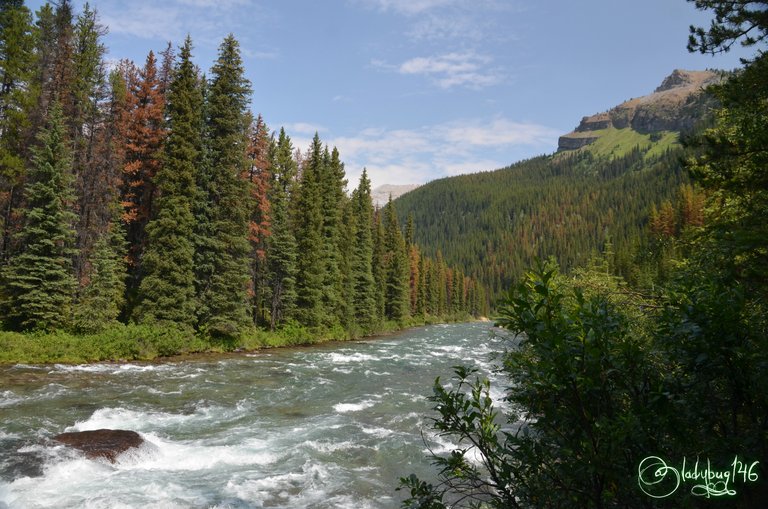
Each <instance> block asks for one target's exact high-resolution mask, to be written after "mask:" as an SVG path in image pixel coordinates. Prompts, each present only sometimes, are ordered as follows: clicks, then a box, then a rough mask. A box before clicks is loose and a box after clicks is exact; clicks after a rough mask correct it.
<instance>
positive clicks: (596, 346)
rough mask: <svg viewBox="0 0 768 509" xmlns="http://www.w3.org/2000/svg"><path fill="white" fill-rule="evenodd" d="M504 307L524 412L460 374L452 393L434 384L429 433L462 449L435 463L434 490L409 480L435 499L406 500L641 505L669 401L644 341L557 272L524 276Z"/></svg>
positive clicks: (547, 269)
mask: <svg viewBox="0 0 768 509" xmlns="http://www.w3.org/2000/svg"><path fill="white" fill-rule="evenodd" d="M499 312H500V318H499V319H498V322H497V323H498V325H500V326H502V327H505V328H507V329H509V330H510V331H511V332H513V333H514V334H516V335H518V338H520V339H519V342H518V344H517V345H516V346H515V347H514V348H512V349H510V350H509V351H508V352H507V353H506V354H505V355H504V357H503V361H504V362H503V365H504V368H503V369H504V372H505V373H506V374H507V375H508V376H509V381H510V389H509V390H508V392H507V395H506V402H507V403H506V405H508V408H510V409H512V410H517V412H514V411H508V412H507V413H506V414H505V417H506V419H505V420H503V419H501V418H500V415H499V414H498V410H497V409H496V406H495V405H494V403H493V401H492V399H491V397H490V390H489V384H488V381H487V380H482V379H479V378H477V377H475V374H474V373H473V372H472V371H469V370H467V369H465V368H457V369H456V375H455V377H454V379H453V380H452V383H451V385H450V386H449V387H443V386H442V385H441V384H440V382H439V380H438V381H437V382H436V384H435V388H434V396H433V397H432V401H433V402H434V403H435V409H436V410H437V412H438V413H439V417H438V418H437V419H436V420H435V424H434V425H433V427H434V429H435V431H436V432H438V433H439V434H441V435H443V436H447V437H449V438H450V439H452V440H453V441H454V443H456V444H457V446H458V448H457V449H455V450H454V451H453V452H452V453H451V454H450V455H449V456H447V457H445V456H444V457H435V458H434V460H435V462H436V464H437V465H438V467H439V468H440V471H439V474H438V475H439V478H440V484H439V485H437V486H434V487H433V489H432V490H431V491H429V490H427V491H425V490H424V485H423V484H420V481H416V480H414V479H404V480H403V482H404V486H408V487H409V488H410V489H415V492H414V493H416V494H417V495H418V498H422V499H423V500H426V501H428V504H427V505H419V503H417V502H416V500H414V499H413V498H412V499H411V500H410V501H408V502H406V504H405V505H406V506H408V504H411V506H412V507H430V505H429V504H435V503H436V502H435V501H438V502H439V503H442V504H447V505H450V506H452V507H481V506H487V507H558V508H560V507H574V508H576V507H578V508H581V507H611V506H616V507H644V506H645V504H643V503H638V502H637V499H638V494H637V488H636V484H635V480H634V478H635V471H636V468H637V464H636V462H637V459H638V457H640V458H641V457H642V454H643V453H644V452H646V451H648V450H649V449H653V448H654V447H656V446H657V445H658V443H659V441H660V440H661V439H662V437H661V436H660V435H661V434H663V431H661V430H659V429H657V426H656V420H657V418H658V415H659V411H660V409H661V408H663V406H664V398H663V397H661V394H660V392H659V378H658V376H659V375H658V371H657V370H656V369H655V366H656V365H657V363H658V361H657V359H655V358H654V356H653V354H652V352H651V351H650V350H649V349H648V348H646V343H645V341H646V339H645V338H644V337H643V336H642V335H638V334H636V333H635V331H633V329H632V328H631V327H630V324H629V320H628V317H627V316H626V314H625V313H624V312H623V310H622V309H621V308H618V307H616V306H614V305H613V304H611V303H610V302H609V301H608V300H607V299H606V298H605V297H604V296H602V295H600V294H595V295H593V296H590V297H585V296H584V294H583V292H582V291H581V290H579V289H578V288H572V287H571V286H570V285H569V284H567V283H566V282H565V281H564V280H562V278H559V277H558V276H557V272H556V269H555V268H554V267H553V266H551V265H545V264H540V265H539V266H538V267H537V268H536V269H535V270H534V271H532V272H531V273H529V274H528V275H527V277H526V279H525V281H524V282H523V283H520V284H519V285H517V286H516V287H515V289H514V291H512V292H510V295H509V297H508V299H507V300H506V301H505V303H504V305H503V306H502V307H501V308H500V310H499ZM472 377H475V378H474V380H472ZM454 498H455V499H456V500H454ZM447 505H446V506H447ZM435 507H443V506H442V505H436V506H435Z"/></svg>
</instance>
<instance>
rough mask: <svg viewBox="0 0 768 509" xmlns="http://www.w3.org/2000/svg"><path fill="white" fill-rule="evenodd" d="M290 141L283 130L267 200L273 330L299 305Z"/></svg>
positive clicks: (274, 154)
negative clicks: (291, 205) (292, 221)
mask: <svg viewBox="0 0 768 509" xmlns="http://www.w3.org/2000/svg"><path fill="white" fill-rule="evenodd" d="M292 152H293V146H292V144H291V139H290V137H288V136H287V135H286V134H285V130H284V129H280V135H279V137H278V139H277V142H276V143H273V144H272V147H271V150H270V160H271V167H272V172H271V183H270V186H269V190H268V199H269V202H270V206H271V211H272V225H271V228H272V235H270V236H269V237H268V238H267V254H266V259H267V264H268V280H269V290H270V291H269V295H270V309H269V326H270V328H271V329H272V330H274V329H275V327H277V326H279V325H280V324H282V323H283V322H284V321H285V320H288V319H291V318H293V314H294V311H295V306H296V297H297V296H296V259H297V256H298V253H297V245H296V237H295V236H294V233H293V225H292V224H291V215H290V200H291V198H292V197H293V195H294V186H295V180H296V175H297V167H296V161H295V160H294V159H293V155H292Z"/></svg>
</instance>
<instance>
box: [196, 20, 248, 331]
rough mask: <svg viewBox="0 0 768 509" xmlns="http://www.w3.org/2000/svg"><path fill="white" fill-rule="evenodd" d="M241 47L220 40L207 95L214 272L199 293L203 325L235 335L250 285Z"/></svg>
mask: <svg viewBox="0 0 768 509" xmlns="http://www.w3.org/2000/svg"><path fill="white" fill-rule="evenodd" d="M244 74H245V71H244V69H243V63H242V59H241V57H240V48H239V44H238V42H237V40H236V39H235V38H234V36H233V35H231V34H230V35H229V36H227V37H226V38H225V39H224V41H223V42H222V44H221V45H220V46H219V56H218V59H217V60H216V63H215V64H214V66H213V68H212V78H211V81H210V92H209V96H208V103H209V104H208V108H207V115H208V118H207V124H208V133H207V134H208V136H209V150H210V154H209V161H210V162H209V164H210V186H209V187H208V188H207V189H205V191H206V192H207V198H208V200H209V201H210V203H211V216H210V217H211V227H212V231H211V234H212V237H211V239H210V240H211V244H210V247H211V249H212V251H211V255H212V256H211V261H212V273H211V274H210V279H209V280H208V281H206V282H204V285H203V288H204V291H203V293H202V295H201V296H200V298H201V300H202V301H203V302H204V306H205V308H204V312H203V314H202V315H201V316H200V317H199V319H200V323H201V325H203V326H204V327H205V328H206V329H207V330H209V331H210V332H211V333H213V334H216V335H223V336H231V335H234V334H237V333H238V332H239V331H240V330H241V328H242V327H243V326H245V325H247V324H248V323H249V318H248V311H249V306H248V296H247V286H248V280H249V273H250V263H249V259H248V258H249V252H250V249H249V245H248V222H249V214H248V189H247V187H246V186H245V185H243V181H242V179H241V178H240V177H241V175H242V174H243V172H244V171H245V168H246V165H247V162H246V143H247V137H246V134H247V132H246V130H247V127H248V125H247V115H246V108H247V106H248V101H249V95H250V92H251V89H250V83H249V82H248V80H247V79H246V78H245V76H244Z"/></svg>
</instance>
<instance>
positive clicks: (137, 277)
mask: <svg viewBox="0 0 768 509" xmlns="http://www.w3.org/2000/svg"><path fill="white" fill-rule="evenodd" d="M128 84H129V85H130V92H131V93H130V95H129V100H130V105H131V106H130V116H129V119H128V124H127V132H126V155H125V166H124V168H123V173H124V177H123V195H122V202H123V207H124V209H125V211H124V213H123V222H124V223H125V225H126V230H127V240H128V243H129V263H130V273H131V278H130V280H129V288H130V289H132V291H134V292H135V290H136V289H137V288H138V285H139V284H140V282H141V277H142V257H143V253H144V249H145V248H146V243H147V231H146V228H147V223H149V220H150V218H152V216H153V215H154V212H155V206H154V200H155V195H156V189H155V175H156V174H157V172H158V170H159V168H160V166H161V158H162V150H163V142H164V140H165V136H166V130H165V117H164V111H165V99H164V98H163V96H162V95H161V93H160V81H159V80H158V76H157V64H156V61H155V55H154V53H152V52H151V51H150V52H149V54H148V55H147V60H146V62H145V64H144V68H143V69H141V70H140V71H139V73H138V76H136V77H135V79H134V78H133V76H129V77H128Z"/></svg>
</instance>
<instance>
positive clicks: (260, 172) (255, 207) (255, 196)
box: [243, 115, 271, 323]
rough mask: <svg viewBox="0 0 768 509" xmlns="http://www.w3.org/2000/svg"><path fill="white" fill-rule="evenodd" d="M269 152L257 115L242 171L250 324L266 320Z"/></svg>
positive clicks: (249, 137) (267, 294)
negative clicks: (248, 249) (246, 198)
mask: <svg viewBox="0 0 768 509" xmlns="http://www.w3.org/2000/svg"><path fill="white" fill-rule="evenodd" d="M269 152H270V138H269V129H268V128H267V125H266V124H265V123H264V119H263V118H262V117H261V115H259V116H258V117H257V118H256V120H255V121H251V122H250V125H249V128H248V148H247V151H246V154H247V157H248V164H247V166H246V170H245V171H244V173H243V179H244V180H245V181H246V182H247V183H248V190H249V203H248V209H249V223H248V240H249V242H250V245H251V254H250V259H251V293H252V305H251V307H252V315H253V320H254V323H266V322H267V320H268V318H267V314H268V307H269V305H268V304H267V302H268V301H269V299H270V296H269V293H270V285H269V283H268V274H267V271H268V267H267V259H266V249H267V239H268V238H269V236H270V234H271V232H270V223H271V218H270V215H271V212H270V202H269V199H268V198H267V194H268V192H269V185H270V166H271V162H270V154H269Z"/></svg>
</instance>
